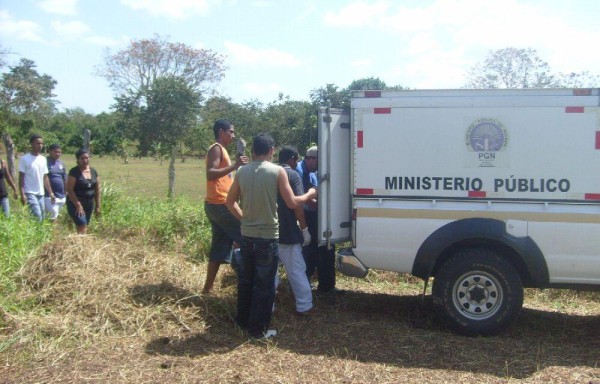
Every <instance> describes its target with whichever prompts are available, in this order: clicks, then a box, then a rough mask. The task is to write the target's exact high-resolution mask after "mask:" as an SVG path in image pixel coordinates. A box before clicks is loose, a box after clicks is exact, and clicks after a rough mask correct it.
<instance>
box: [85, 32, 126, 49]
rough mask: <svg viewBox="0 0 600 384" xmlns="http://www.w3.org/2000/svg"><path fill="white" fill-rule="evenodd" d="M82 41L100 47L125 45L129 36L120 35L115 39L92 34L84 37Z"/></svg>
mask: <svg viewBox="0 0 600 384" xmlns="http://www.w3.org/2000/svg"><path fill="white" fill-rule="evenodd" d="M84 41H86V42H88V43H90V44H94V45H99V46H101V47H109V48H113V47H119V46H124V45H127V43H128V42H129V41H130V38H129V37H127V36H121V37H120V38H119V39H115V38H112V37H107V36H99V35H93V36H89V37H86V38H85V39H84Z"/></svg>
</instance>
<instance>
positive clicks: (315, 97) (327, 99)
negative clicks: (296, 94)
mask: <svg viewBox="0 0 600 384" xmlns="http://www.w3.org/2000/svg"><path fill="white" fill-rule="evenodd" d="M310 100H311V102H312V103H313V105H314V106H315V107H317V108H318V107H320V106H326V105H329V106H332V107H334V108H340V107H341V106H342V105H344V103H345V100H346V92H344V90H343V89H339V87H338V86H337V85H335V84H326V85H325V87H321V88H317V89H313V90H311V91H310Z"/></svg>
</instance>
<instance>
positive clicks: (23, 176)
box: [19, 172, 27, 205]
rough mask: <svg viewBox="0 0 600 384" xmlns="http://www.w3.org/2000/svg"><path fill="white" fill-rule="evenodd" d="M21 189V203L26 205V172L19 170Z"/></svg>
mask: <svg viewBox="0 0 600 384" xmlns="http://www.w3.org/2000/svg"><path fill="white" fill-rule="evenodd" d="M19 190H20V191H21V204H23V205H25V203H26V202H27V198H26V197H25V174H24V173H23V172H19Z"/></svg>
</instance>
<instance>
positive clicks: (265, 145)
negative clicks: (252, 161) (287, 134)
mask: <svg viewBox="0 0 600 384" xmlns="http://www.w3.org/2000/svg"><path fill="white" fill-rule="evenodd" d="M274 146H275V140H273V137H271V135H269V134H268V133H259V134H258V135H256V136H255V137H254V141H253V142H252V152H254V154H255V155H256V156H262V155H267V154H268V153H269V151H270V150H271V148H273V147H274Z"/></svg>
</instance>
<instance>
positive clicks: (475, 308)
mask: <svg viewBox="0 0 600 384" xmlns="http://www.w3.org/2000/svg"><path fill="white" fill-rule="evenodd" d="M452 292H453V293H454V294H453V295H452V297H453V302H454V306H455V307H456V309H457V310H458V311H459V312H461V313H462V314H463V315H464V316H466V317H468V318H469V319H472V320H485V319H488V318H490V317H492V316H494V314H495V313H496V312H498V310H499V309H500V306H501V305H502V300H503V292H502V286H501V285H500V282H499V281H498V279H496V278H495V277H494V276H492V275H490V274H489V273H487V272H483V271H470V272H468V273H465V274H464V275H462V276H461V277H460V278H458V279H457V280H456V284H454V288H453V290H452Z"/></svg>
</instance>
